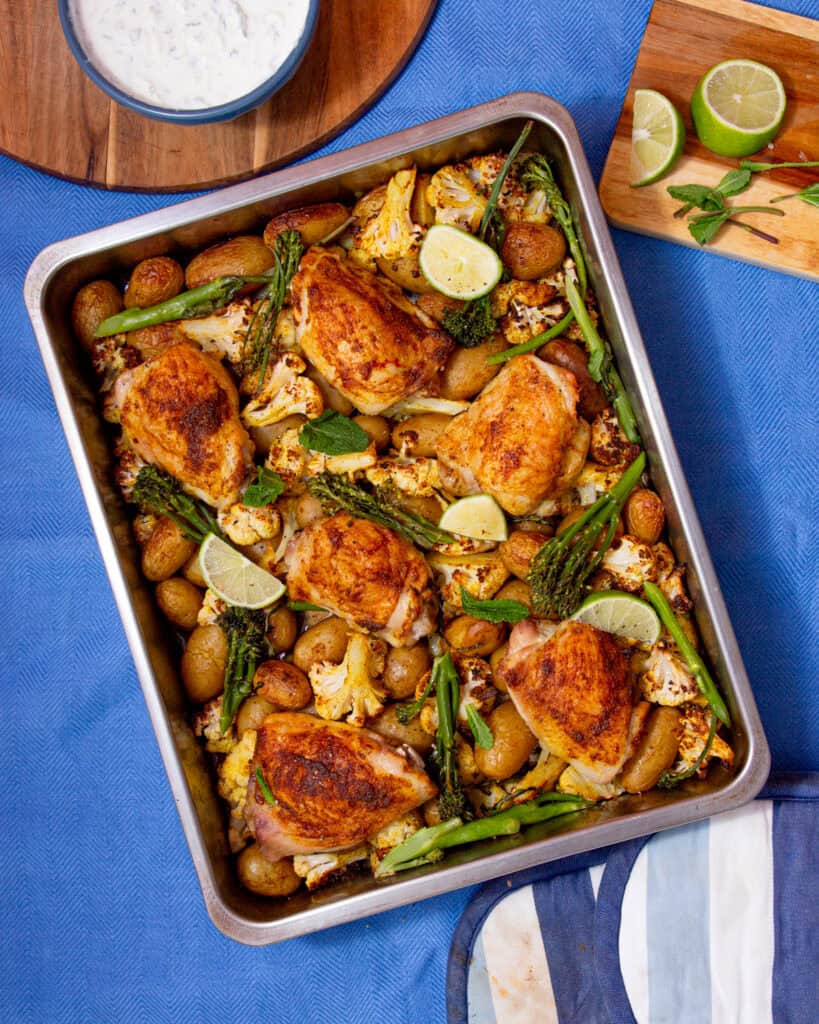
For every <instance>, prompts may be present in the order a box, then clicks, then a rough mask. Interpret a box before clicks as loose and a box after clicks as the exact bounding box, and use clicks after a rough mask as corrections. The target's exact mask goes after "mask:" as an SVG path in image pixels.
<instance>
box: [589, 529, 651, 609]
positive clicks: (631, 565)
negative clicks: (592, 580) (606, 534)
mask: <svg viewBox="0 0 819 1024" xmlns="http://www.w3.org/2000/svg"><path fill="white" fill-rule="evenodd" d="M602 566H603V568H604V569H605V570H606V572H608V573H611V575H612V576H613V577H614V579H615V580H616V581H617V585H618V586H619V587H620V589H621V590H630V591H631V592H632V593H634V594H636V593H639V591H640V590H642V588H643V584H644V583H646V582H649V583H653V582H655V581H656V579H657V565H656V563H655V561H654V554H653V553H652V550H651V548H650V547H649V545H648V544H645V543H644V542H643V541H641V540H638V539H637V538H636V537H632V536H631V535H630V534H628V533H626V534H624V535H623V536H622V537H620V538H618V539H617V540H614V541H612V543H611V547H610V548H609V549H608V551H607V552H606V553H605V555H604V556H603V562H602Z"/></svg>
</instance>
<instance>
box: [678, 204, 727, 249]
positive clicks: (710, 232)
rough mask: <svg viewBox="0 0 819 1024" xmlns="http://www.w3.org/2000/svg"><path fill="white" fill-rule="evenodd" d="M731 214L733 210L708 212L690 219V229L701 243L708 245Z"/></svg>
mask: <svg viewBox="0 0 819 1024" xmlns="http://www.w3.org/2000/svg"><path fill="white" fill-rule="evenodd" d="M730 216H731V210H723V211H722V212H721V213H706V214H703V215H702V216H700V217H694V218H693V219H692V220H690V221H689V222H688V230H689V231H690V232H691V234H692V235H693V236H694V238H696V240H697V241H698V242H699V243H700V245H707V244H708V243H709V242H710V241H711V239H712V238H713V237H714V236H715V235H716V233H717V232H718V231H719V229H720V228H721V227H722V225H723V224H724V223H725V222H726V220H728V218H729V217H730Z"/></svg>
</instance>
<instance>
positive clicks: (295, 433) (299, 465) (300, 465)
mask: <svg viewBox="0 0 819 1024" xmlns="http://www.w3.org/2000/svg"><path fill="white" fill-rule="evenodd" d="M264 464H265V467H266V468H267V469H272V470H273V472H274V473H278V475H279V476H280V477H281V478H282V480H284V489H285V494H289V493H296V492H298V491H301V490H303V485H302V483H301V480H302V477H303V475H304V467H305V466H306V464H307V449H306V448H304V447H302V445H301V444H300V443H299V428H298V427H288V428H287V430H285V431H283V432H282V433H281V434H280V435H279V436H278V437H277V438H275V440H274V441H273V443H272V444H271V445H270V450H269V452H268V453H267V458H266V459H265V461H264Z"/></svg>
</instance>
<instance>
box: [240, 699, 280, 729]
mask: <svg viewBox="0 0 819 1024" xmlns="http://www.w3.org/2000/svg"><path fill="white" fill-rule="evenodd" d="M275 710H276V707H275V705H274V704H271V703H270V701H269V700H265V699H264V697H259V696H258V694H253V695H252V696H251V697H248V698H247V700H243V701H242V706H241V707H240V708H239V710H238V712H237V713H236V733H237V735H239V736H243V735H244V734H245V733H246V732H247V730H248V729H258V728H259V726H260V725H261V724H262V722H263V721H264V720H265V719H266V718H267V716H268V715H272V714H273V712H274V711H275Z"/></svg>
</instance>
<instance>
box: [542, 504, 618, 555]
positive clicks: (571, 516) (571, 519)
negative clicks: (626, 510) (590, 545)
mask: <svg viewBox="0 0 819 1024" xmlns="http://www.w3.org/2000/svg"><path fill="white" fill-rule="evenodd" d="M586 511H587V510H586V509H585V508H573V509H572V510H571V512H569V513H567V514H566V515H565V516H564V517H563V518H562V519H561V520H560V522H559V523H558V524H557V530H555V533H556V534H558V535H560V534H561V533H563V531H564V530H568V529H569V527H570V526H571V525H572V523H576V522H577V520H578V519H579V518H580V517H581V516H582V515H583V513H584V512H586ZM605 535H606V533H605V530H604V531H603V532H602V533H601V534H600V536H599V537H598V538H597V540H596V541H595V542H594V550H595V551H597V549H598V548H599V547H600V545H601V544H602V543H603V538H604V537H605ZM622 536H623V520H622V519H621V518H619V517H618V519H617V525H616V526H615V528H614V536H613V537H612V540H613V541H615V540H619V539H620V538H621V537H622Z"/></svg>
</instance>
